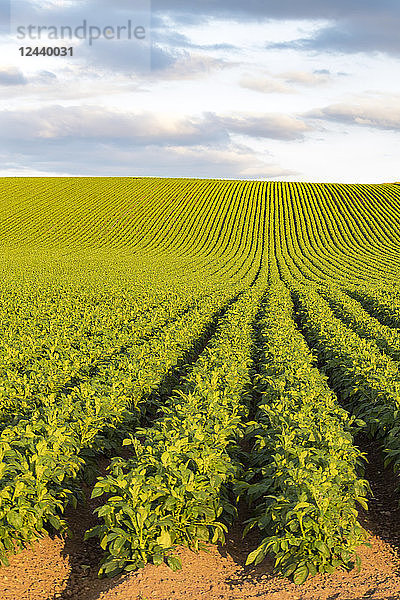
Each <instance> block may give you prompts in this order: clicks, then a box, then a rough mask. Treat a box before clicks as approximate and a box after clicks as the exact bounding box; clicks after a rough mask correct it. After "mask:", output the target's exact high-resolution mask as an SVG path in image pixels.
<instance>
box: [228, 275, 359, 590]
mask: <svg viewBox="0 0 400 600" xmlns="http://www.w3.org/2000/svg"><path fill="white" fill-rule="evenodd" d="M257 330H258V346H259V353H258V373H257V377H256V379H257V384H256V392H257V397H258V402H259V404H258V406H257V407H256V420H255V422H253V423H249V425H248V436H249V440H250V441H251V443H252V449H251V450H250V454H249V460H250V461H251V464H252V470H251V471H250V472H249V473H248V476H247V480H248V481H247V482H246V481H245V482H243V483H242V484H240V485H239V489H240V490H242V492H245V493H246V495H247V497H248V499H249V501H250V505H251V506H252V507H253V511H254V512H255V514H254V516H252V517H251V518H250V520H249V522H248V524H247V527H246V532H248V531H249V530H251V529H253V528H255V527H256V528H258V529H259V530H260V531H261V533H262V535H263V539H262V541H261V543H260V544H259V546H258V548H257V549H256V550H254V551H253V552H252V553H251V554H250V555H249V557H248V560H247V562H248V563H255V564H258V563H259V562H261V561H262V560H263V559H264V558H265V556H266V555H267V553H272V554H273V555H274V556H275V568H276V570H277V571H279V572H280V573H282V574H283V575H285V576H293V579H294V581H295V583H303V582H304V581H305V580H306V579H307V577H308V576H313V575H315V574H316V573H317V572H320V573H325V572H332V571H333V570H334V569H335V568H336V567H339V566H343V565H344V566H347V567H348V566H350V565H352V562H353V561H356V562H358V558H357V555H356V554H355V551H356V548H357V547H358V546H359V545H360V544H361V543H362V542H363V541H364V540H365V532H364V530H363V528H362V527H361V526H360V524H359V523H358V521H357V510H356V505H357V503H359V504H361V505H362V506H364V507H366V500H365V496H366V494H367V492H368V485H367V483H366V481H364V480H363V479H361V478H360V477H359V476H358V474H357V468H358V467H359V466H360V463H361V461H362V458H363V456H362V453H361V452H360V451H359V450H358V449H357V448H356V447H355V446H354V445H353V440H352V432H353V430H354V428H355V427H356V426H357V425H358V424H357V422H356V421H355V419H354V418H353V417H350V416H349V415H348V413H347V412H346V411H345V410H343V409H342V408H341V407H340V406H339V405H338V402H337V399H336V397H335V395H334V394H333V392H332V391H331V390H330V388H329V386H328V384H327V380H326V377H325V376H323V375H322V374H321V373H320V372H319V371H318V369H317V368H316V367H315V366H314V359H313V356H312V354H311V353H310V351H309V349H308V347H307V345H306V343H305V341H304V338H303V337H302V335H301V333H300V332H299V331H298V330H297V328H296V326H295V323H294V321H293V304H292V302H291V299H290V295H289V292H288V290H287V289H286V287H285V286H284V285H283V284H282V283H281V282H280V281H279V280H278V278H277V277H274V280H273V282H272V283H271V286H270V288H269V291H268V293H267V295H266V296H265V298H264V301H263V310H262V313H261V314H260V317H259V320H258V322H257Z"/></svg>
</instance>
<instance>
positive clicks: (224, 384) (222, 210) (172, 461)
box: [0, 178, 400, 585]
mask: <svg viewBox="0 0 400 600" xmlns="http://www.w3.org/2000/svg"><path fill="white" fill-rule="evenodd" d="M0 194H1V200H0V243H1V247H2V253H1V257H0V262H1V274H0V287H1V295H0V299H1V304H0V328H1V339H2V342H3V343H2V345H1V347H0V355H1V360H0V411H1V412H0V422H1V444H0V454H1V456H0V459H1V462H0V469H1V479H0V532H1V535H0V562H1V563H2V564H3V565H4V566H3V569H4V568H7V565H8V564H9V560H10V559H11V560H12V557H13V555H14V554H15V552H18V551H21V550H23V549H24V548H26V547H27V546H29V544H30V543H32V542H35V540H38V539H42V538H43V536H47V535H48V534H51V535H53V536H54V535H56V536H57V535H58V536H61V538H62V536H65V535H66V534H67V532H68V526H69V522H68V518H69V517H68V515H71V513H73V511H74V510H76V511H79V510H80V507H82V506H85V497H86V500H87V498H88V497H89V496H90V497H91V498H92V500H93V501H94V503H95V507H93V508H94V516H93V523H91V524H90V526H88V527H87V530H86V532H83V533H84V535H85V539H86V540H87V541H88V542H89V543H93V544H97V546H98V547H99V548H101V557H100V561H99V563H98V564H97V566H96V569H97V570H99V573H100V575H102V576H114V575H118V574H120V573H131V572H136V571H137V570H138V569H141V568H143V567H145V566H146V565H155V566H158V567H159V568H160V569H163V568H164V567H165V566H167V567H169V568H170V569H172V570H173V571H177V570H179V569H180V568H181V567H182V560H181V549H182V548H188V549H189V550H195V551H199V550H201V549H203V548H209V546H210V545H215V546H219V547H224V544H225V541H226V539H227V538H229V535H230V532H231V531H232V529H233V528H235V527H237V526H238V524H239V525H240V526H243V528H244V534H245V540H246V539H247V540H250V542H246V543H248V544H249V547H248V552H247V553H246V557H245V558H246V563H247V565H248V566H249V568H253V567H257V565H261V567H258V568H262V565H263V564H265V560H267V561H268V560H272V562H273V564H274V569H275V572H276V573H277V574H279V575H282V576H284V577H286V578H290V580H291V581H293V582H294V583H295V584H297V585H300V584H302V583H304V582H305V581H309V580H311V579H312V578H313V577H314V576H316V575H317V574H321V575H324V574H332V573H334V572H335V570H337V569H342V568H345V569H348V570H351V569H352V568H353V567H354V566H356V567H357V566H359V563H360V558H359V554H360V552H359V549H360V548H362V547H363V544H364V543H365V542H368V540H369V537H370V535H369V533H368V531H366V529H365V527H364V521H363V520H362V519H360V514H364V513H365V511H366V510H367V505H368V501H369V499H370V498H371V485H372V484H373V483H374V482H373V481H371V480H370V479H369V477H368V473H367V471H368V469H367V470H366V465H367V463H366V456H365V449H364V448H366V447H367V446H368V444H373V445H374V446H373V447H374V452H375V456H377V457H378V458H377V460H378V461H384V462H385V465H386V467H387V470H388V472H391V477H392V478H393V481H394V489H395V493H396V494H397V493H398V499H399V500H400V490H397V488H396V481H397V477H398V472H399V471H400V437H399V431H400V429H399V427H400V425H399V417H398V414H399V402H400V365H399V361H400V187H399V186H398V185H395V184H382V185H341V184H306V183H276V182H260V181H250V182H246V181H220V180H194V179H193V180H190V179H156V178H139V179H135V178H127V179H124V178H121V179H119V178H95V179H92V178H84V179H80V178H75V179H69V178H55V179H46V178H40V179H29V178H20V179H12V178H10V179H9V178H3V179H2V180H1V182H0ZM101 465H105V467H104V468H102V467H101ZM396 502H397V497H396ZM244 513H245V517H243V514H244ZM246 547H247V546H246ZM263 561H264V562H263ZM183 566H184V565H183ZM0 571H1V569H0Z"/></svg>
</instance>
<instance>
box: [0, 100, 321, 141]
mask: <svg viewBox="0 0 400 600" xmlns="http://www.w3.org/2000/svg"><path fill="white" fill-rule="evenodd" d="M0 129H1V131H2V136H3V138H4V139H17V138H19V139H24V140H29V139H38V140H40V139H42V140H43V139H44V140H49V141H50V140H56V139H65V138H67V139H68V140H71V139H73V138H82V139H87V140H93V141H94V142H99V143H101V142H102V141H114V142H115V143H119V144H124V143H129V144H131V145H132V144H133V145H138V146H148V145H157V146H169V145H178V146H193V145H199V144H205V145H222V146H223V145H226V144H227V143H228V142H229V140H230V136H231V134H239V135H245V136H249V137H253V138H268V139H275V140H297V139H302V138H303V136H304V134H305V133H306V132H307V131H309V130H310V127H309V126H308V125H306V124H305V122H304V121H302V120H300V119H298V118H295V117H292V116H288V115H280V114H267V115H253V114H238V115H231V116H224V115H216V114H214V113H206V114H204V115H203V116H202V117H192V118H190V117H184V118H180V119H172V118H171V119H166V118H165V117H163V116H162V115H159V116H157V115H154V114H151V113H140V114H133V113H132V114H129V113H126V112H124V113H122V112H117V111H114V110H107V109H104V108H102V107H96V106H70V107H64V106H58V105H55V106H47V107H46V108H40V109H36V110H20V111H2V112H0Z"/></svg>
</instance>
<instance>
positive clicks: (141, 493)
mask: <svg viewBox="0 0 400 600" xmlns="http://www.w3.org/2000/svg"><path fill="white" fill-rule="evenodd" d="M261 291H262V290H261V288H260V284H259V285H256V286H255V287H253V288H251V290H250V291H248V292H244V293H243V295H242V296H241V297H240V298H239V299H238V300H237V302H236V303H235V304H233V305H232V306H231V307H230V308H229V309H228V311H227V313H226V315H225V316H224V317H223V318H222V319H221V321H220V323H219V325H218V328H217V330H216V333H215V336H214V337H213V339H212V341H211V343H210V344H209V345H208V346H207V347H206V348H205V350H204V351H203V352H202V354H201V355H200V357H199V359H198V360H197V362H196V364H195V365H194V367H193V369H192V371H191V372H190V374H189V375H188V377H187V378H186V380H185V381H184V382H183V384H181V385H180V387H179V390H177V391H176V393H175V394H173V395H172V396H170V397H169V398H168V399H167V400H166V402H165V404H164V405H163V406H162V415H161V416H160V418H158V419H157V420H156V421H155V422H154V423H153V425H152V427H149V428H147V429H143V430H137V431H136V432H135V434H134V435H131V436H130V437H129V438H127V439H126V440H125V442H124V443H125V444H126V445H129V446H130V448H131V455H130V457H129V458H121V457H116V458H114V459H113V461H112V463H111V465H110V467H109V474H108V475H107V476H105V477H101V478H99V480H98V482H97V483H96V485H95V487H94V490H93V493H92V496H93V497H97V496H102V495H104V496H105V502H104V504H103V505H102V506H101V507H100V508H98V509H96V513H97V515H98V517H100V518H101V519H102V523H101V524H100V525H97V526H96V527H94V528H93V529H92V530H90V531H89V532H88V533H87V536H88V537H91V536H99V538H100V543H101V546H102V547H103V549H104V550H105V552H106V553H105V558H104V560H103V563H102V566H101V569H100V573H101V574H106V575H112V574H114V573H115V572H118V571H120V570H122V569H125V570H126V571H129V570H132V569H136V568H138V567H143V566H144V565H145V564H146V563H147V562H149V561H150V562H153V563H154V564H160V563H161V562H163V561H164V560H166V561H167V562H168V564H169V565H170V566H171V567H172V568H178V567H179V560H178V558H177V557H176V556H174V552H173V551H174V548H175V547H176V546H177V545H178V544H184V545H186V546H189V547H190V548H193V549H199V548H200V547H201V546H202V545H203V544H204V543H205V542H213V543H217V542H221V543H223V542H224V539H225V532H226V525H225V523H224V516H225V520H226V519H227V518H228V519H229V517H230V516H232V515H234V514H235V508H234V506H233V505H232V504H231V503H230V501H229V499H228V498H227V495H226V485H227V484H228V482H230V481H232V480H233V479H234V478H235V477H237V475H238V470H239V469H240V462H239V461H238V460H237V458H235V457H236V452H235V447H236V445H237V440H238V438H239V437H240V436H241V435H242V425H241V423H242V420H243V417H244V416H245V414H246V404H247V401H248V395H249V386H250V383H251V380H250V375H249V366H250V364H251V348H252V343H253V342H252V338H251V323H252V320H253V318H254V316H255V314H256V311H257V302H258V300H259V298H260V294H261ZM236 450H237V448H236Z"/></svg>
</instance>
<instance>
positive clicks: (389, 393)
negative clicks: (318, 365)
mask: <svg viewBox="0 0 400 600" xmlns="http://www.w3.org/2000/svg"><path fill="white" fill-rule="evenodd" d="M292 293H293V297H294V299H295V303H296V305H297V308H298V317H299V319H300V323H301V326H302V328H303V331H304V334H305V336H306V338H307V340H308V341H309V343H310V344H311V345H312V347H313V348H314V349H315V350H316V352H317V353H318V356H319V359H320V360H321V362H323V365H324V371H325V372H326V373H327V374H328V376H329V381H330V384H331V386H332V387H333V389H334V390H335V391H336V392H337V393H338V395H339V396H340V398H341V400H342V401H343V402H344V403H345V406H346V408H347V409H348V410H350V411H352V412H353V413H354V414H355V415H356V416H357V417H358V418H361V419H362V420H363V421H365V423H366V425H367V428H368V431H369V433H370V434H371V436H378V437H379V438H380V439H381V440H382V443H383V447H384V449H385V452H386V455H387V461H386V462H390V461H393V466H394V469H395V470H396V471H398V470H400V438H399V436H398V432H399V426H398V413H399V408H400V403H399V398H400V372H399V367H398V363H397V362H395V361H393V360H392V359H391V358H390V357H388V356H386V355H385V354H382V353H381V352H380V351H379V349H378V347H377V345H376V343H375V342H374V341H370V340H365V339H362V338H360V337H359V336H358V335H357V334H356V333H355V332H354V331H352V330H351V329H349V328H348V327H347V326H346V325H345V324H344V323H343V322H342V321H341V320H340V319H337V318H336V317H335V315H334V313H333V312H332V310H331V308H330V307H329V304H328V302H327V301H326V300H325V299H324V298H322V297H321V296H320V295H319V294H318V293H317V292H316V290H315V289H312V288H310V287H309V286H304V285H301V284H293V283H292Z"/></svg>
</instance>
